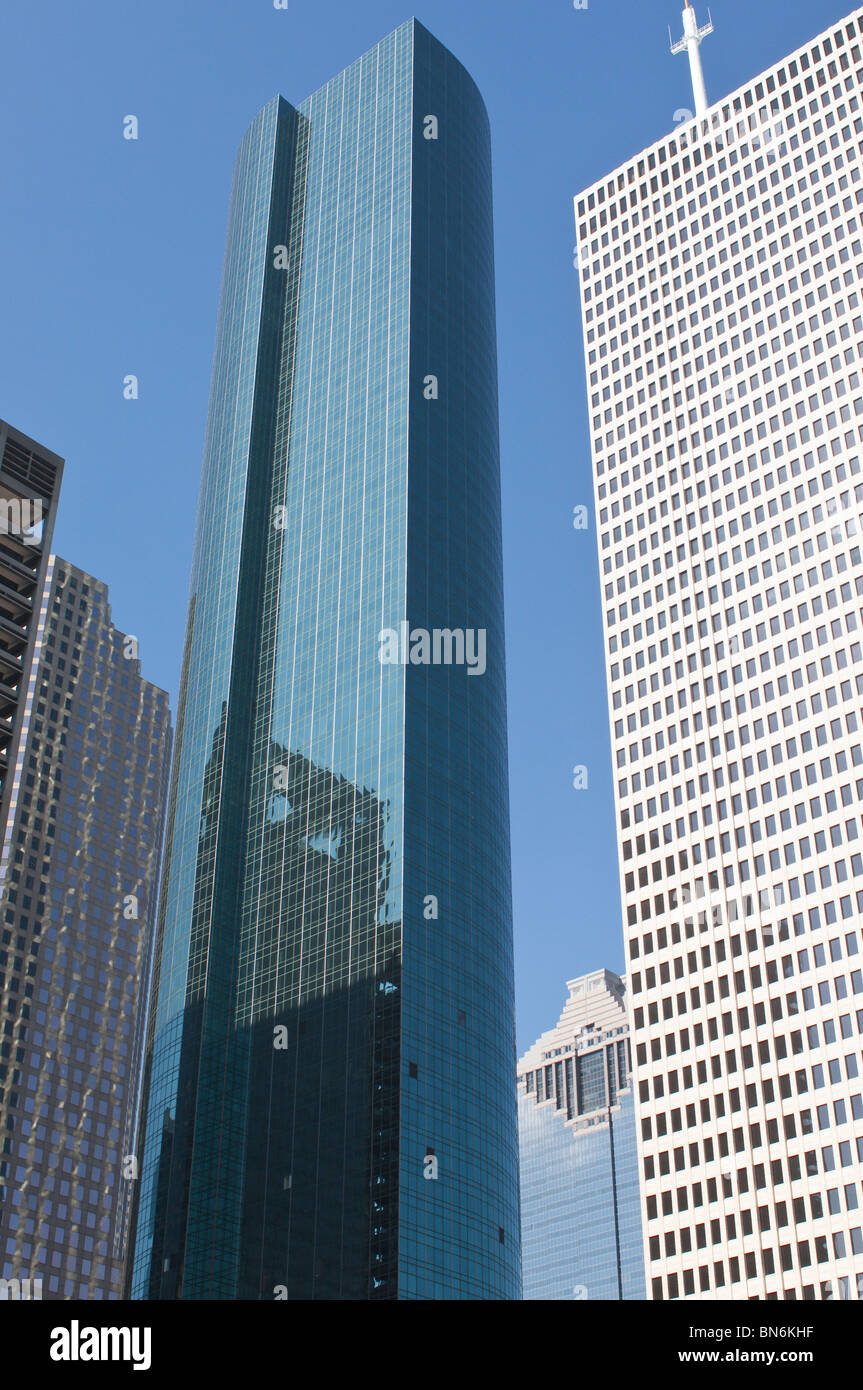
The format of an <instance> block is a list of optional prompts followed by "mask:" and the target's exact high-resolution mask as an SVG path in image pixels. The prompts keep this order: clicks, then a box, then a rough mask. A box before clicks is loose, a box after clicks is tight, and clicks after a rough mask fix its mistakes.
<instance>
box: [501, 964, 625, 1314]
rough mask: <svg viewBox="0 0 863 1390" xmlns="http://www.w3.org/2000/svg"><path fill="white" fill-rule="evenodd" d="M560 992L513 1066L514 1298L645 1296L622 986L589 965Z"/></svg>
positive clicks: (617, 1297) (609, 1298) (616, 979)
mask: <svg viewBox="0 0 863 1390" xmlns="http://www.w3.org/2000/svg"><path fill="white" fill-rule="evenodd" d="M567 988H568V989H569V998H568V999H567V1002H566V1005H565V1006H564V1010H563V1013H562V1014H561V1016H560V1021H559V1022H558V1024H557V1027H556V1028H554V1029H552V1030H551V1032H549V1033H543V1035H542V1037H541V1038H539V1039H538V1040H537V1042H536V1043H534V1045H533V1047H532V1048H531V1049H530V1050H529V1051H528V1052H527V1053H526V1054H525V1055H524V1057H522V1059H521V1061H520V1062H519V1064H518V1133H519V1158H520V1165H521V1217H522V1264H523V1276H524V1297H525V1298H526V1299H541V1300H545V1301H549V1300H552V1301H565V1300H576V1301H580V1300H583V1299H589V1300H591V1301H595V1300H605V1301H607V1300H611V1299H643V1298H644V1297H645V1281H644V1256H643V1251H642V1229H641V1196H640V1193H639V1188H638V1145H637V1138H636V1128H635V1101H634V1097H633V1093H632V1079H631V1059H630V1054H629V1022H628V1019H627V1014H626V1002H625V990H624V984H623V981H622V980H621V979H619V978H618V976H617V975H613V974H612V973H611V972H610V971H608V970H597V971H596V972H594V974H592V975H585V976H582V978H580V979H578V980H570V982H569V984H568V986H567Z"/></svg>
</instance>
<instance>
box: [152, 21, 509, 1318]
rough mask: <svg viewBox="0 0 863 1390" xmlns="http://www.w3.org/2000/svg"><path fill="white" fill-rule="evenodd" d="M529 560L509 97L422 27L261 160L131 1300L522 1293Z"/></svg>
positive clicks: (402, 32) (243, 220) (164, 911)
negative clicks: (505, 197) (523, 505)
mask: <svg viewBox="0 0 863 1390" xmlns="http://www.w3.org/2000/svg"><path fill="white" fill-rule="evenodd" d="M429 113H433V118H432V117H431V116H429ZM501 571H502V566H501V537H500V501H499V460H498V441H497V382H496V359H495V315H494V278H493V257H492V221H491V176H490V150H489V132H488V122H487V117H486V115H485V111H484V108H483V105H482V101H481V98H480V96H479V94H478V92H477V90H476V88H475V86H474V84H473V82H472V81H471V79H470V78H469V77H468V75H467V74H466V73H465V71H464V69H463V68H462V67H461V66H460V65H459V64H458V63H457V62H456V60H455V59H454V58H453V57H452V56H451V55H450V54H449V53H447V52H446V50H445V49H443V48H442V47H441V46H440V45H439V44H438V43H437V42H436V41H435V40H434V39H433V38H432V37H431V35H429V34H428V33H427V32H426V30H425V29H423V28H422V26H421V25H419V24H417V23H416V22H414V21H411V22H409V23H407V24H405V25H403V26H402V27H401V28H400V29H398V30H397V31H396V32H395V33H394V34H392V35H390V36H389V38H387V39H384V40H383V42H382V43H380V44H379V45H378V46H377V47H376V48H374V49H373V50H372V51H371V52H370V53H368V54H366V55H365V56H364V57H363V58H361V59H360V60H359V61H358V62H356V63H354V64H353V65H352V66H351V67H350V68H348V69H347V71H346V72H344V73H343V74H341V75H340V76H339V77H337V78H335V79H334V80H333V81H332V82H330V83H328V84H327V85H326V86H325V87H324V88H322V89H321V91H319V92H317V93H315V94H314V95H313V96H312V97H311V98H309V99H308V100H307V101H305V102H304V103H303V104H302V105H301V106H299V107H297V108H295V107H293V106H291V105H289V103H288V102H286V101H285V100H284V99H282V98H276V99H275V100H274V101H273V102H272V103H271V104H270V105H269V106H267V107H266V108H265V109H264V110H263V111H262V112H261V113H260V114H259V116H258V117H257V119H256V120H255V121H254V122H253V124H252V126H251V127H250V129H249V131H248V132H247V135H246V137H245V139H244V141H243V143H242V146H241V148H240V152H239V155H238V158H237V163H236V167H235V178H234V190H233V196H232V203H231V213H230V218H229V231H228V244H227V252H226V263H225V278H224V285H223V295H222V304H221V310H220V320H219V328H218V335H217V344H216V354H215V365H214V376H213V388H212V395H211V406H210V416H209V424H208V431H207V441H206V448H205V460H204V474H203V482H202V492H201V502H200V509H199V518H198V532H197V541H196V548H195V559H194V564H193V574H192V598H191V604H190V610H189V622H188V630H187V641H186V649H185V659H184V674H183V682H182V694H181V707H180V714H179V721H178V753H177V758H176V761H175V770H174V781H173V785H172V792H171V798H170V810H169V822H168V834H167V842H166V856H165V871H164V891H163V894H162V903H161V907H160V922H159V929H158V939H157V945H156V955H155V968H154V982H155V988H154V997H153V1005H152V1011H151V1016H150V1021H149V1030H148V1038H147V1048H146V1058H145V1083H144V1090H145V1102H144V1114H143V1127H144V1137H143V1143H142V1146H141V1150H140V1156H141V1185H140V1191H139V1193H138V1194H137V1201H138V1206H137V1213H136V1216H135V1230H136V1241H135V1250H134V1258H133V1259H132V1260H131V1261H130V1270H129V1280H130V1282H129V1290H130V1293H131V1294H132V1296H133V1297H139V1298H182V1299H235V1298H255V1299H274V1298H291V1299H296V1298H299V1299H311V1298H324V1299H392V1298H405V1299H436V1298H437V1299H448V1298H464V1299H485V1298H498V1299H501V1298H517V1297H518V1294H519V1252H518V1224H519V1223H518V1181H517V1142H516V1140H517V1132H516V1117H515V1103H514V1097H513V1094H512V1046H513V1043H512V1038H513V1031H512V1030H513V978H512V943H511V911H510V887H509V825H508V806H507V766H506V764H507V758H506V702H505V686H504V661H503V656H504V653H503V598H502V572H501ZM403 621H405V622H409V623H410V624H411V626H412V627H417V628H422V629H425V630H428V631H430V632H431V631H434V630H436V629H462V630H468V629H476V630H480V629H481V630H484V631H485V633H486V634H487V669H486V671H485V673H484V674H483V675H482V676H481V677H478V678H474V679H471V678H469V676H468V671H467V668H466V667H465V666H455V665H451V666H446V665H438V666H434V665H430V666H408V667H407V668H404V667H395V666H386V665H382V664H381V662H380V661H379V659H378V658H379V652H380V641H379V634H380V632H381V631H382V630H383V629H397V628H398V627H399V624H400V623H401V622H403ZM427 1156H428V1157H429V1162H426V1159H427ZM432 1158H433V1159H434V1160H435V1161H436V1162H432V1161H431V1159H432ZM435 1167H437V1176H436V1177H433V1176H431V1174H432V1172H433V1170H434V1168H435Z"/></svg>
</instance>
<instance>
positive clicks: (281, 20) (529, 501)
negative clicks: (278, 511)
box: [0, 0, 848, 1049]
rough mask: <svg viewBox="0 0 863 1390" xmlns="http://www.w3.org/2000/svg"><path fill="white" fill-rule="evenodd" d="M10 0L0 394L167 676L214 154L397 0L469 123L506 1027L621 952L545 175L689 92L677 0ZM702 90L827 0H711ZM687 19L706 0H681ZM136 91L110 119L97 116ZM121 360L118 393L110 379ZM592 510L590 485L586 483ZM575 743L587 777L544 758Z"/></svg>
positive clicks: (592, 153)
mask: <svg viewBox="0 0 863 1390" xmlns="http://www.w3.org/2000/svg"><path fill="white" fill-rule="evenodd" d="M416 2H417V0H290V6H289V9H288V10H287V11H278V10H276V9H274V7H273V4H272V0H181V2H180V3H178V0H140V3H137V4H133V3H124V0H86V3H83V4H81V3H78V4H70V3H64V0H40V3H38V4H33V3H30V4H26V5H24V4H19V5H14V6H12V5H7V6H6V7H5V12H4V15H3V18H2V21H0V45H2V52H3V79H2V83H0V121H2V136H0V151H2V155H0V158H2V168H0V208H2V216H0V415H2V416H3V417H4V418H5V419H7V420H9V421H11V422H12V423H13V424H15V425H16V426H18V427H19V428H20V429H23V430H24V431H26V432H27V433H29V434H32V435H34V436H35V437H36V438H37V439H39V440H40V441H41V442H43V443H44V444H45V445H47V446H48V447H49V448H51V449H54V450H56V452H57V453H60V454H62V455H64V456H65V457H66V459H67V468H66V477H65V482H64V486H63V498H62V504H61V509H60V516H59V521H58V526H57V531H56V533H55V549H56V550H57V551H58V553H60V554H62V555H65V556H67V557H68V558H69V559H70V560H73V561H74V562H75V563H76V564H78V565H81V566H83V567H84V568H85V569H89V570H90V571H91V572H92V573H93V574H96V575H98V576H99V577H100V578H102V579H104V580H106V581H107V582H108V583H109V585H110V589H111V597H112V602H113V612H114V619H115V621H116V623H117V624H118V626H120V627H121V628H123V629H124V630H125V631H127V632H133V633H135V634H137V636H138V637H139V638H140V639H141V643H142V647H141V650H142V658H143V665H144V671H145V674H146V675H147V676H148V677H149V678H150V679H151V680H153V681H155V682H157V683H158V684H160V685H163V686H165V687H167V688H168V689H169V690H170V691H171V694H172V703H173V704H174V706H175V705H176V690H177V683H178V674H179V664H180V654H181V645H182V635H183V627H184V623H185V614H186V600H187V593H188V575H189V566H190V562H191V548H192V538H193V530H194V517H195V508H196V504H197V495H198V483H199V477H200V459H201V449H202V443H203V435H204V423H205V414H206V406H207V394H208V389H209V376H210V364H211V356H212V348H213V335H214V330H215V322H216V311H217V307H218V294H219V281H220V275H221V266H222V252H223V247H224V234H225V224H226V217H227V205H228V194H229V189H230V177H231V166H232V163H233V158H234V153H235V151H236V148H237V145H238V144H239V141H240V139H241V137H242V134H243V132H244V130H245V129H246V126H247V125H248V124H249V122H250V121H251V119H252V117H253V116H254V115H255V113H256V111H257V110H258V109H259V107H261V106H262V105H263V104H264V103H265V102H267V101H268V100H269V99H270V98H271V97H272V96H273V95H274V94H275V93H276V92H281V93H283V94H284V96H286V97H287V98H288V99H289V100H293V101H300V100H302V99H303V98H304V97H305V96H307V95H308V94H309V93H310V92H312V91H314V90H315V89H316V88H317V87H319V86H320V85H321V84H322V83H323V82H325V81H327V80H328V79H329V78H330V77H332V76H333V75H334V74H335V73H337V72H339V71H340V70H341V69H342V68H343V67H345V66H346V65H347V64H348V63H350V62H352V61H353V59H354V58H356V57H357V56H358V55H359V54H360V53H362V52H364V51H365V50H366V49H368V48H370V47H371V46H372V45H373V44H374V43H376V42H377V41H378V39H380V38H382V37H383V35H384V34H386V33H388V32H389V31H390V30H391V29H394V28H395V27H396V26H397V25H398V24H400V23H401V22H402V21H403V20H405V19H406V18H408V17H409V16H410V14H411V13H412V12H413V13H416V15H417V17H418V18H419V19H420V20H422V22H423V23H424V24H425V25H426V26H427V27H428V28H429V29H431V30H432V32H433V33H434V34H436V35H437V37H438V38H440V39H441V40H442V41H443V42H444V43H445V44H446V45H447V46H448V47H449V48H450V49H452V51H453V52H454V53H455V54H456V55H457V56H458V57H459V58H460V59H461V61H462V62H463V63H464V64H465V66H466V67H467V68H468V69H469V71H470V72H471V73H472V74H473V76H474V77H475V79H476V81H477V83H478V84H479V87H480V89H481V91H482V92H483V95H484V97H485V100H486V104H487V106H488V109H489V114H490V117H491V123H492V139H493V148H494V160H495V185H496V186H495V195H496V237H497V276H498V279H497V290H498V333H499V342H500V399H501V430H502V459H503V488H504V526H505V537H504V540H505V561H506V576H507V628H508V662H509V708H510V749H511V768H512V789H511V794H512V831H513V877H514V884H513V886H514V898H515V925H516V964H517V981H518V1022H519V1028H518V1035H519V1046H520V1048H522V1049H523V1048H524V1047H526V1046H527V1045H528V1044H530V1043H531V1042H532V1041H533V1040H534V1038H535V1037H536V1035H537V1034H538V1033H540V1032H541V1031H543V1030H544V1029H545V1028H548V1027H550V1026H551V1025H552V1024H553V1023H554V1022H555V1021H556V1019H557V1015H558V1012H559V1010H560V1006H561V1004H562V1002H563V999H564V996H565V981H566V980H567V979H569V978H572V977H573V976H574V975H577V974H582V973H584V972H586V971H588V970H595V969H598V968H599V967H600V966H603V965H605V966H608V967H609V968H611V969H616V970H620V969H622V967H623V949H622V937H621V929H620V906H619V894H618V884H617V858H616V850H615V841H614V825H613V814H612V799H611V797H612V793H611V768H610V763H609V752H608V721H607V715H606V706H605V685H604V676H603V664H602V645H601V623H600V613H599V587H598V579H597V573H596V554H595V542H594V532H593V527H592V525H591V531H590V533H589V535H588V536H585V535H584V534H579V533H576V532H575V531H573V529H572V525H571V516H572V509H573V507H574V506H575V505H576V504H577V503H580V502H585V503H590V502H591V498H592V490H591V484H590V463H589V452H588V431H587V421H586V412H585V390H584V386H583V378H582V358H581V334H580V328H579V321H578V312H577V303H578V286H577V280H576V273H575V271H574V270H573V268H572V247H573V243H574V232H573V219H572V195H573V193H575V192H576V191H578V190H579V189H581V188H582V187H584V186H585V185H586V184H588V183H590V182H592V181H593V180H594V179H596V178H599V177H600V176H601V175H602V174H603V173H605V172H606V171H607V170H609V169H611V168H613V167H614V166H615V165H616V164H618V163H620V162H621V161H622V160H624V159H626V158H628V157H629V156H630V155H632V154H634V153H635V152H636V151H637V150H638V149H640V148H642V147H643V146H644V145H647V144H649V143H650V142H651V141H653V140H656V139H658V138H659V137H660V136H662V135H663V134H665V133H666V132H667V131H668V130H669V129H670V128H671V126H672V125H673V113H674V111H675V110H676V109H677V108H678V107H681V106H688V105H689V104H690V98H689V86H688V67H687V63H686V60H685V58H683V57H679V58H674V59H672V58H671V57H670V55H669V53H668V35H667V26H668V25H669V24H670V25H671V26H672V29H673V31H674V37H675V38H677V37H678V36H679V31H680V30H681V27H682V26H681V22H680V9H681V0H667V2H665V0H664V2H663V3H657V0H647V3H639V0H589V3H588V8H587V9H586V10H575V9H574V8H573V5H572V0H533V3H529V0H519V2H517V0H422V3H421V4H420V6H419V8H417V9H415V10H413V11H412V10H411V4H412V3H416ZM712 11H713V20H714V23H715V25H716V33H715V34H714V35H713V36H712V37H711V38H710V39H708V40H707V42H706V43H705V45H704V48H703V50H702V52H703V56H704V65H705V71H706V76H707V86H708V97H709V98H710V99H711V100H714V99H718V98H719V97H721V96H722V95H724V94H725V93H726V92H728V91H730V90H732V89H733V88H734V87H736V86H739V85H740V83H742V82H743V81H745V80H746V79H747V78H749V77H751V76H752V75H753V74H754V73H756V72H758V71H760V70H761V69H762V68H764V67H766V66H767V65H768V64H770V63H772V62H774V61H776V60H777V59H779V58H780V57H781V56H782V55H783V54H784V53H787V52H789V51H790V50H791V49H793V48H795V47H797V46H798V45H799V44H801V43H803V42H804V41H805V40H807V39H808V38H810V37H811V36H812V35H813V34H815V33H817V32H818V31H820V30H821V29H823V28H826V27H827V26H828V25H829V24H831V23H833V22H834V21H835V20H836V19H838V18H840V17H841V16H842V15H843V14H845V13H847V12H848V6H847V0H838V2H837V0H817V3H816V4H814V5H813V4H811V3H804V0H759V3H758V4H751V3H746V2H745V0H715V3H713V5H712ZM698 16H699V19H700V20H704V19H706V17H707V16H706V7H701V8H699V9H698ZM127 114H134V115H137V116H138V118H139V121H140V139H139V140H138V141H137V143H135V142H131V141H126V140H124V139H123V138H122V120H123V117H124V116H125V115H127ZM127 373H135V374H136V375H137V376H138V377H139V378H140V382H141V395H140V399H139V400H138V401H136V402H125V401H124V400H123V396H122V380H123V377H124V376H125V375H126V374H127ZM591 515H592V506H591ZM577 763H579V764H581V763H584V764H586V765H587V766H588V767H589V770H590V787H589V790H588V791H581V792H577V791H574V790H573V789H572V777H571V769H572V767H573V765H574V764H577Z"/></svg>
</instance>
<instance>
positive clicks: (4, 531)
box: [0, 420, 63, 826]
mask: <svg viewBox="0 0 863 1390" xmlns="http://www.w3.org/2000/svg"><path fill="white" fill-rule="evenodd" d="M62 478H63V460H62V459H61V458H59V457H58V456H57V454H53V453H51V451H50V450H49V449H46V448H44V446H43V445H41V444H38V443H37V442H36V440H35V439H30V438H29V436H28V435H26V434H22V433H21V432H20V430H16V429H14V428H13V427H12V426H11V425H9V424H7V423H6V421H5V420H0V826H2V825H5V824H6V820H7V817H8V814H9V802H10V796H11V779H10V776H9V773H10V769H11V764H12V760H13V759H14V756H15V746H16V742H17V740H18V737H19V735H20V731H21V721H22V718H23V703H24V694H25V692H26V690H27V682H28V677H29V674H30V662H31V661H32V659H33V643H34V641H35V633H36V623H35V618H36V614H37V612H38V605H39V597H40V594H41V592H42V586H43V584H44V583H45V574H46V571H47V566H48V556H49V554H50V550H51V536H52V533H53V530H54V517H55V515H56V512H57V501H58V498H59V494H60V484H61V481H62Z"/></svg>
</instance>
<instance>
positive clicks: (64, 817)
mask: <svg viewBox="0 0 863 1390" xmlns="http://www.w3.org/2000/svg"><path fill="white" fill-rule="evenodd" d="M2 543H3V542H2V539H0V546H2ZM34 641H35V651H34V657H33V663H32V667H31V669H30V676H29V681H28V686H27V689H26V692H25V698H24V700H23V701H22V711H23V719H22V724H21V735H20V740H19V742H18V744H17V747H16V756H15V759H14V764H13V767H12V769H11V800H10V812H9V819H8V822H7V825H6V833H5V841H4V847H3V869H2V878H0V1000H2V1002H0V1009H2V1012H0V1264H1V1265H2V1277H3V1278H4V1279H8V1280H29V1281H30V1290H31V1296H34V1295H33V1290H34V1289H35V1288H36V1287H37V1281H40V1282H39V1288H40V1295H39V1296H41V1297H42V1298H46V1299H50V1298H54V1299H62V1298H72V1299H79V1298H81V1299H91V1298H93V1299H100V1298H117V1297H118V1296H119V1292H120V1276H121V1268H122V1266H121V1257H122V1249H121V1246H122V1238H123V1232H124V1220H125V1216H124V1214H125V1211H126V1206H127V1202H126V1198H127V1196H128V1191H127V1189H126V1187H125V1183H126V1181H127V1179H128V1178H129V1177H130V1176H131V1174H130V1173H128V1172H127V1173H126V1174H125V1175H124V1165H123V1159H124V1156H126V1155H127V1154H128V1153H129V1149H130V1146H131V1143H132V1134H131V1126H132V1122H133V1103H132V1102H133V1096H134V1091H135V1077H136V1071H135V1062H136V1055H137V1051H138V1047H137V1039H136V1028H137V1026H138V1021H139V1019H140V1010H139V1004H140V1003H142V1002H143V998H142V996H143V993H144V990H145V986H146V978H147V964H148V961H147V947H148V944H149V942H150V940H151V937H150V931H149V930H148V928H149V929H151V928H152V926H153V923H154V917H155V910H154V909H155V901H154V899H155V893H156V883H157V871H158V858H159V845H160V840H161V830H162V811H163V807H164V805H165V801H166V793H167V780H168V758H169V751H170V716H169V711H168V698H167V696H166V694H165V692H164V691H162V690H157V689H156V688H155V687H154V686H152V685H150V684H149V683H148V682H147V681H145V680H142V678H141V675H140V663H139V661H138V659H137V654H136V650H135V645H134V644H135V639H134V638H128V637H126V636H124V634H123V633H121V632H119V631H118V630H117V629H116V628H115V627H114V625H113V623H112V622H111V616H110V609H109V607H108V592H107V589H106V587H105V585H104V584H102V583H100V581H99V580H97V579H93V578H92V577H91V576H90V575H88V574H85V573H83V571H81V570H79V569H76V568H74V566H72V565H69V564H68V563H67V562H66V561H65V560H60V559H57V558H55V557H51V560H50V563H49V566H48V572H47V578H46V584H45V588H44V590H43V592H42V594H41V596H37V598H36V600H35V612H34Z"/></svg>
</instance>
